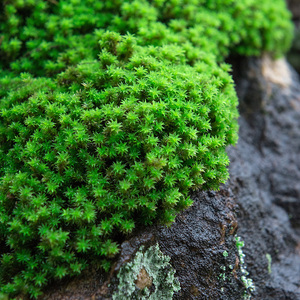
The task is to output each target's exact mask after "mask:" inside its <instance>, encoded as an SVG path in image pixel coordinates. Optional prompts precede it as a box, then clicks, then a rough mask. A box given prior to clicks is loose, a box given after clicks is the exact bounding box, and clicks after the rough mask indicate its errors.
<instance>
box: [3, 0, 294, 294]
mask: <svg viewBox="0 0 300 300" xmlns="http://www.w3.org/2000/svg"><path fill="white" fill-rule="evenodd" d="M264 3H265V4H263V5H262V4H261V3H260V2H259V1H254V0H251V1H249V0H247V1H246V0H244V1H242V2H241V1H200V0H199V1H197V0H189V1H188V0H174V1H163V0H161V1H156V0H155V1H145V0H134V1H118V0H114V1H100V2H95V1H90V0H85V1H78V0H72V1H63V0H61V1H41V0H6V1H2V3H1V4H0V5H1V9H2V10H3V11H4V14H2V15H1V17H0V30H1V36H0V56H1V58H2V59H1V62H0V75H1V76H0V86H1V88H0V97H1V101H0V246H1V252H0V253H1V259H0V263H1V268H0V287H1V292H2V293H6V294H10V295H15V294H18V293H24V294H29V295H30V296H31V297H38V295H40V294H41V289H42V288H43V287H44V286H45V285H47V284H48V283H49V282H51V281H53V280H56V279H62V278H64V277H66V276H71V275H76V274H78V273H80V272H81V271H82V270H83V269H84V268H86V266H88V265H89V264H91V263H92V262H93V263H97V264H98V265H101V266H103V267H104V268H106V269H107V268H109V265H108V260H107V259H110V258H112V257H113V256H114V255H116V254H117V253H118V241H119V239H120V236H122V235H123V236H124V235H126V234H128V233H130V232H131V231H132V230H133V229H134V228H135V226H137V225H140V224H143V225H144V224H150V223H152V222H154V221H161V222H163V223H166V224H170V223H171V222H172V221H173V220H174V218H175V216H176V214H177V213H178V212H180V211H181V210H182V209H184V208H185V207H187V206H189V205H191V203H192V201H191V200H190V199H189V197H188V194H189V191H190V190H192V189H199V188H201V189H217V188H218V187H219V185H220V183H222V182H225V181H226V179H227V178H228V171H227V168H226V167H227V165H228V163H229V161H228V158H227V155H226V152H225V148H226V146H227V145H230V144H235V143H236V141H237V128H238V126H237V117H238V113H237V109H236V106H237V98H236V94H235V91H234V86H233V82H232V79H231V76H230V75H229V74H228V72H229V71H230V66H228V65H227V64H225V63H223V61H224V59H225V57H226V56H227V55H228V54H229V53H240V54H247V55H257V54H259V53H261V52H264V51H270V52H272V53H273V54H274V55H279V54H282V53H283V51H285V50H286V49H287V48H288V46H289V42H290V37H291V32H292V31H291V30H290V28H291V23H290V21H289V15H288V13H287V11H286V10H285V7H284V2H283V1H279V0H277V1H274V0H272V1H265V2H264ZM261 9H262V10H261ZM264 12H265V15H263V13H264ZM99 258H100V263H99ZM101 259H103V261H102V262H101Z"/></svg>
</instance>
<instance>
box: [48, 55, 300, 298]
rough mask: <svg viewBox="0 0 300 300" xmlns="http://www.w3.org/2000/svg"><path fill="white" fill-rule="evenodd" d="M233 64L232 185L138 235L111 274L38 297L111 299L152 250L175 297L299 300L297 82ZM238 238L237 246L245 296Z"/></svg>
mask: <svg viewBox="0 0 300 300" xmlns="http://www.w3.org/2000/svg"><path fill="white" fill-rule="evenodd" d="M232 63H233V68H234V74H233V75H234V78H235V82H236V87H237V92H238V95H239V99H240V112H241V117H240V120H239V123H240V133H239V136H240V138H239V142H238V145H237V146H236V147H231V148H229V149H228V153H229V156H230V160H231V164H230V173H231V177H230V181H229V182H228V183H227V184H226V185H224V186H222V187H221V189H220V191H218V192H212V191H209V192H195V193H194V194H193V195H192V197H193V199H194V204H193V206H192V207H190V208H189V209H188V210H186V211H185V212H183V213H182V214H180V215H179V216H178V217H177V218H176V221H175V223H174V224H173V225H172V226H171V227H169V228H166V227H163V226H154V227H152V228H148V229H141V230H139V232H136V233H135V235H134V236H132V237H131V238H129V239H128V240H127V241H125V242H124V243H123V244H122V246H121V254H120V256H119V259H118V261H117V262H116V263H115V265H114V267H113V268H112V270H111V272H110V274H101V273H99V272H97V271H93V270H90V271H87V272H86V273H85V274H83V276H82V277H81V278H78V279H76V280H75V281H70V282H69V283H64V284H62V285H58V286H56V287H55V288H54V287H50V288H49V291H48V292H47V293H46V296H44V297H43V299H78V300H79V299H111V296H112V294H113V293H114V291H116V289H117V286H118V279H117V278H116V274H117V272H118V270H119V269H120V267H121V266H122V265H123V264H124V263H126V262H128V261H130V260H131V259H132V258H133V257H134V255H135V253H136V252H137V251H138V249H139V248H140V246H141V245H145V246H146V248H147V246H150V245H153V244H155V243H158V244H159V246H160V249H161V251H162V252H163V253H164V254H165V255H168V256H169V257H170V258H171V260H170V263H171V264H172V266H173V267H174V268H175V269H176V277H177V278H178V279H179V281H180V284H181V290H180V291H179V292H177V293H175V294H174V297H173V299H228V300H229V299H230V300H233V299H249V296H250V294H251V299H264V300H268V299H278V300H279V299H293V300H294V299H295V300H296V299H300V221H299V219H300V81H299V78H298V75H297V74H296V73H295V72H294V71H293V70H292V69H291V68H290V67H289V66H287V65H286V63H285V62H281V63H280V64H279V65H281V66H282V65H285V71H284V72H283V71H282V72H280V70H277V71H278V72H277V78H275V79H274V77H272V76H271V78H270V77H268V76H266V74H270V73H272V70H266V68H273V67H274V66H273V65H272V64H270V62H269V60H268V59H267V58H263V59H238V58H234V60H233V61H232ZM275 67H276V66H275ZM277 67H278V66H277ZM287 70H288V71H287ZM273 71H274V70H273ZM266 72H267V73H266ZM281 75H284V76H283V77H281ZM287 76H289V78H286V77H287ZM280 78H281V79H282V81H281V80H280ZM287 79H288V80H287ZM281 83H282V84H281ZM236 236H239V237H241V240H243V241H244V242H245V246H244V247H243V253H244V254H245V257H244V261H245V263H244V267H245V266H247V269H248V272H249V275H248V276H247V278H251V279H252V280H253V282H254V284H255V286H256V290H255V291H254V292H252V293H250V290H249V289H248V290H247V289H246V288H245V283H244V282H243V280H242V276H243V274H242V272H241V266H242V260H241V257H240V256H239V254H238V249H237V247H236V239H235V238H236ZM137 288H138V287H137ZM150 289H151V288H150ZM247 297H248V298H247Z"/></svg>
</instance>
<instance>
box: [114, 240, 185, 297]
mask: <svg viewBox="0 0 300 300" xmlns="http://www.w3.org/2000/svg"><path fill="white" fill-rule="evenodd" d="M169 261H170V257H168V256H166V255H164V254H163V253H162V252H161V251H160V249H159V246H158V244H156V245H155V246H151V247H150V248H148V249H147V250H146V251H144V247H143V246H142V247H141V248H140V249H139V251H138V252H137V253H136V255H135V258H134V259H133V260H132V261H131V262H128V263H127V264H126V265H124V266H123V267H122V268H121V269H120V271H119V273H118V276H117V277H118V279H119V286H118V291H116V292H115V293H114V295H113V300H127V299H138V300H144V299H150V300H161V299H164V300H168V299H170V300H171V299H172V297H173V294H174V292H177V291H179V290H180V284H179V281H178V280H177V278H175V277H174V274H175V270H174V269H173V267H172V266H171V264H170V263H169ZM141 273H143V274H144V278H145V277H147V275H148V276H149V279H151V281H150V282H151V283H152V284H151V286H149V285H148V284H141V282H140V281H138V280H139V279H140V278H139V275H140V274H141ZM148 283H149V281H148ZM143 286H145V287H144V288H143V289H141V287H143ZM152 289H153V291H152Z"/></svg>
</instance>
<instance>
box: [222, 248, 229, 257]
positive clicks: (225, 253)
mask: <svg viewBox="0 0 300 300" xmlns="http://www.w3.org/2000/svg"><path fill="white" fill-rule="evenodd" d="M223 256H224V257H225V258H226V257H227V256H228V252H227V251H226V250H225V251H224V252H223Z"/></svg>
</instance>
